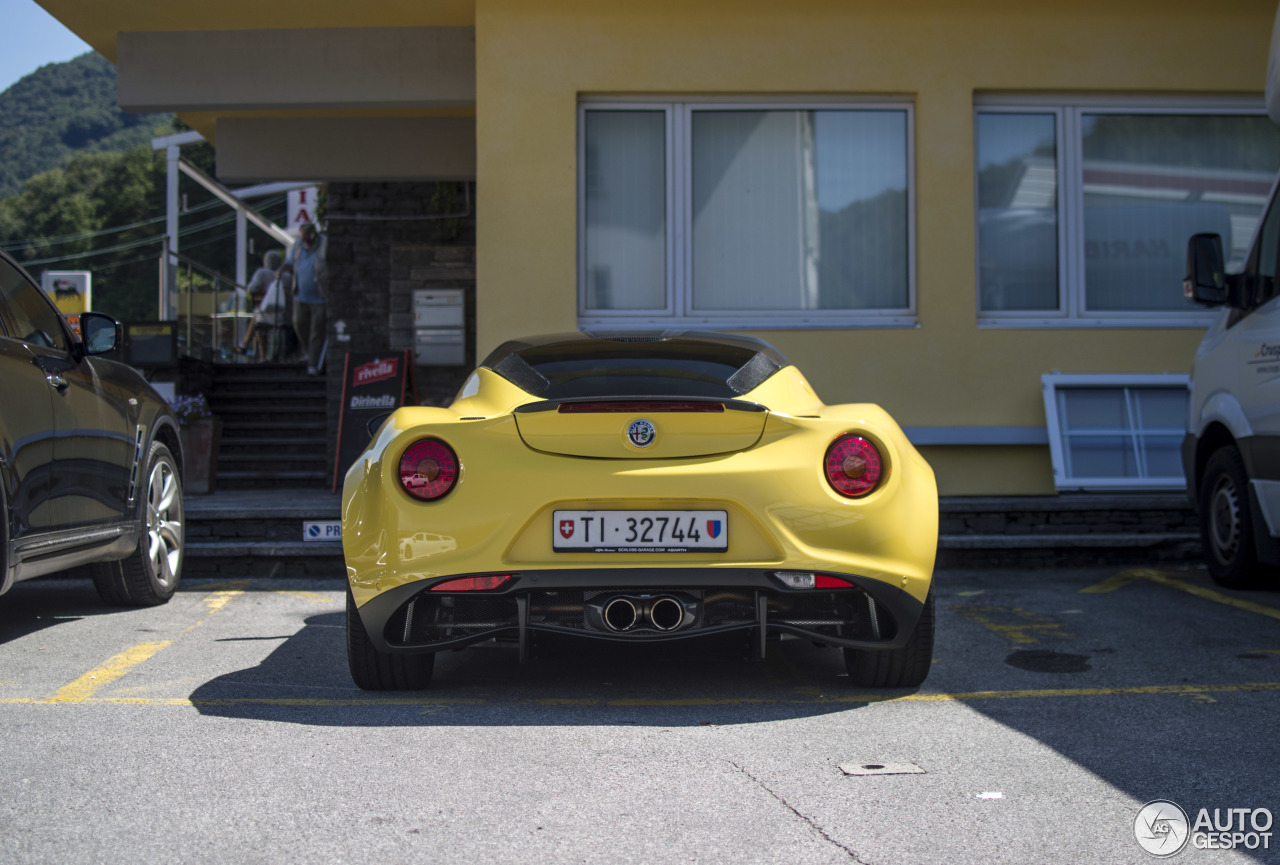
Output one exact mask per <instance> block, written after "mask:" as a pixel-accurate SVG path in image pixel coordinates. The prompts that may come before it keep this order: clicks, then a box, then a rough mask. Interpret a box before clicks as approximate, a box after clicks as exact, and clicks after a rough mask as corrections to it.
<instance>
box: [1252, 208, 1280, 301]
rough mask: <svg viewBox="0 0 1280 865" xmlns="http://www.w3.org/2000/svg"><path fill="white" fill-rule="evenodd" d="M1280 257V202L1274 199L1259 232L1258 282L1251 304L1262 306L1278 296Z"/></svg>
mask: <svg viewBox="0 0 1280 865" xmlns="http://www.w3.org/2000/svg"><path fill="white" fill-rule="evenodd" d="M1277 257H1280V203H1277V201H1276V200H1275V199H1272V202H1271V209H1270V210H1268V211H1267V216H1266V219H1265V220H1264V221H1263V223H1262V231H1261V232H1259V233H1258V266H1257V270H1256V273H1257V276H1258V279H1257V283H1256V285H1255V287H1254V291H1253V298H1252V303H1250V306H1260V305H1261V304H1264V303H1266V302H1267V301H1268V300H1270V299H1271V298H1273V297H1275V296H1276V259H1277Z"/></svg>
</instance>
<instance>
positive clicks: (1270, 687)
mask: <svg viewBox="0 0 1280 865" xmlns="http://www.w3.org/2000/svg"><path fill="white" fill-rule="evenodd" d="M1226 691H1280V682H1248V683H1246V684H1241V685H1137V686H1131V687H1127V688H1045V689H1040V690H1023V691H969V692H966V693H959V694H908V695H907V696H905V697H898V698H897V699H899V700H902V701H904V702H913V703H914V702H926V703H928V702H945V701H955V702H961V703H967V702H970V701H973V700H1016V699H1024V700H1025V699H1036V698H1045V697H1113V696H1119V695H1142V694H1178V695H1182V694H1206V693H1210V692H1212V693H1222V692H1226ZM839 699H840V700H841V701H842V702H843V701H846V700H857V699H860V698H857V697H841V698H839Z"/></svg>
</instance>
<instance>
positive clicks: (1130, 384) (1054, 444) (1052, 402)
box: [1040, 373, 1191, 490]
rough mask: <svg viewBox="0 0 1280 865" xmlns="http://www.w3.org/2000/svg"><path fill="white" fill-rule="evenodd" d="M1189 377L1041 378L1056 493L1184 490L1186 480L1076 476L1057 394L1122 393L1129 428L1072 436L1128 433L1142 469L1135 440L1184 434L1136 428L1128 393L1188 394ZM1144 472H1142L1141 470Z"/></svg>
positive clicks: (1053, 375) (1058, 375) (1178, 430)
mask: <svg viewBox="0 0 1280 865" xmlns="http://www.w3.org/2000/svg"><path fill="white" fill-rule="evenodd" d="M1190 381H1191V377H1190V376H1189V375H1186V374H1184V373H1150V374H1138V375H1134V374H1128V373H1116V374H1106V373H1097V374H1084V375H1072V374H1064V373H1045V374H1043V375H1041V376H1040V383H1041V386H1042V387H1043V389H1044V414H1045V425H1046V426H1047V427H1048V430H1049V456H1050V458H1051V459H1052V461H1053V484H1054V486H1055V487H1056V488H1057V489H1059V490H1183V489H1186V486H1187V482H1186V478H1184V477H1182V476H1181V475H1179V476H1178V477H1161V476H1156V477H1149V476H1148V477H1136V478H1116V477H1087V476H1076V475H1075V474H1073V473H1072V472H1071V471H1070V458H1069V454H1068V453H1067V446H1066V441H1065V436H1064V430H1063V423H1062V422H1063V420H1065V418H1063V417H1062V415H1061V414H1060V412H1059V407H1058V391H1059V390H1066V389H1070V388H1093V389H1097V388H1111V389H1116V390H1122V391H1124V394H1125V406H1126V410H1127V412H1128V419H1129V428H1128V429H1127V430H1125V431H1119V430H1109V429H1108V430H1097V431H1088V430H1085V431H1080V430H1073V431H1072V434H1075V435H1084V436H1088V435H1100V436H1101V435H1106V436H1116V435H1123V434H1127V435H1128V436H1129V437H1130V439H1131V442H1132V445H1133V448H1134V455H1135V458H1136V459H1138V464H1139V466H1142V460H1141V454H1142V448H1141V446H1140V444H1139V442H1138V439H1139V438H1141V437H1142V434H1143V433H1144V432H1147V433H1153V434H1156V435H1161V436H1172V435H1179V436H1181V435H1185V433H1186V427H1185V425H1184V426H1182V427H1178V428H1176V429H1175V428H1172V427H1170V428H1168V429H1152V430H1143V429H1141V428H1139V427H1138V426H1137V424H1136V423H1135V418H1134V409H1133V401H1132V399H1131V398H1130V394H1129V391H1130V390H1131V389H1133V388H1170V389H1178V390H1182V391H1184V392H1187V394H1188V398H1190V392H1189V390H1188V387H1189V385H1190ZM1143 471H1145V469H1143Z"/></svg>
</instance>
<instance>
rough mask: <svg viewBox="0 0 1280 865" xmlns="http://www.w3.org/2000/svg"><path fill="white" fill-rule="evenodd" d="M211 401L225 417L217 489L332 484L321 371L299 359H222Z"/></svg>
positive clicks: (303, 486) (326, 485)
mask: <svg viewBox="0 0 1280 865" xmlns="http://www.w3.org/2000/svg"><path fill="white" fill-rule="evenodd" d="M209 406H210V408H211V409H212V410H213V413H214V414H216V415H217V416H218V417H220V418H222V448H221V451H220V453H219V457H218V480H217V485H218V489H220V490H245V489H328V488H329V485H330V484H331V483H332V478H333V467H332V466H331V465H329V462H328V456H327V439H326V435H327V429H326V426H325V380H324V378H323V377H321V376H308V375H307V374H306V370H305V369H304V368H303V367H301V366H298V365H295V364H283V363H257V364H219V365H218V366H217V367H216V370H215V372H214V376H213V385H212V388H211V390H210V393H209Z"/></svg>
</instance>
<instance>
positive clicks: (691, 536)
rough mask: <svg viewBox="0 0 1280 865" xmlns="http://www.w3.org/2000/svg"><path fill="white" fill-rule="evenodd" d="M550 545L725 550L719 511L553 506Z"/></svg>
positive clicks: (725, 529)
mask: <svg viewBox="0 0 1280 865" xmlns="http://www.w3.org/2000/svg"><path fill="white" fill-rule="evenodd" d="M551 548H552V549H553V550H555V551H556V552H557V553H691V552H711V553H723V552H726V551H727V550H728V549H729V519H728V514H726V513H725V512H724V511H556V512H555V513H554V514H553V515H552V519H551Z"/></svg>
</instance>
